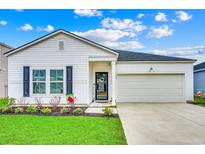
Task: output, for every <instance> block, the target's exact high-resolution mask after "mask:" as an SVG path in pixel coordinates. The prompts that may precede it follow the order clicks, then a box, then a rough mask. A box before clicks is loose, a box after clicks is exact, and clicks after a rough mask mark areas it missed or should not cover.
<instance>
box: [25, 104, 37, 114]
mask: <svg viewBox="0 0 205 154" xmlns="http://www.w3.org/2000/svg"><path fill="white" fill-rule="evenodd" d="M26 112H27V113H31V114H32V113H36V112H37V108H36V107H35V106H33V105H29V106H28V108H27V109H26Z"/></svg>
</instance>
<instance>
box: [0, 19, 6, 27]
mask: <svg viewBox="0 0 205 154" xmlns="http://www.w3.org/2000/svg"><path fill="white" fill-rule="evenodd" d="M7 24H8V22H7V21H5V20H0V26H5V25H7Z"/></svg>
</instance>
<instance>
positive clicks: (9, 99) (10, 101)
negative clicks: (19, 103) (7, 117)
mask: <svg viewBox="0 0 205 154" xmlns="http://www.w3.org/2000/svg"><path fill="white" fill-rule="evenodd" d="M15 101H16V99H15V98H12V97H8V105H13V104H14V103H15Z"/></svg>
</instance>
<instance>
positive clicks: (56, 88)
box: [50, 82, 63, 94]
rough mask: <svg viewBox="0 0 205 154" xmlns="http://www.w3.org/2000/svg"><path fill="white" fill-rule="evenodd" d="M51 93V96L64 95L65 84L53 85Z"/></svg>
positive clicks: (55, 83) (51, 85)
mask: <svg viewBox="0 0 205 154" xmlns="http://www.w3.org/2000/svg"><path fill="white" fill-rule="evenodd" d="M50 93H51V94H62V93H63V83H62V82H54V83H51V84H50Z"/></svg>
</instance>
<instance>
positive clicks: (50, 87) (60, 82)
mask: <svg viewBox="0 0 205 154" xmlns="http://www.w3.org/2000/svg"><path fill="white" fill-rule="evenodd" d="M51 70H62V71H63V81H51V80H50V79H51V77H50V76H49V81H50V82H49V88H50V89H49V90H50V94H51V95H62V94H64V93H65V90H64V86H65V85H64V82H65V77H64V69H53V68H52V69H50V70H49V73H51ZM50 75H51V74H50ZM51 83H63V93H51Z"/></svg>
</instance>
